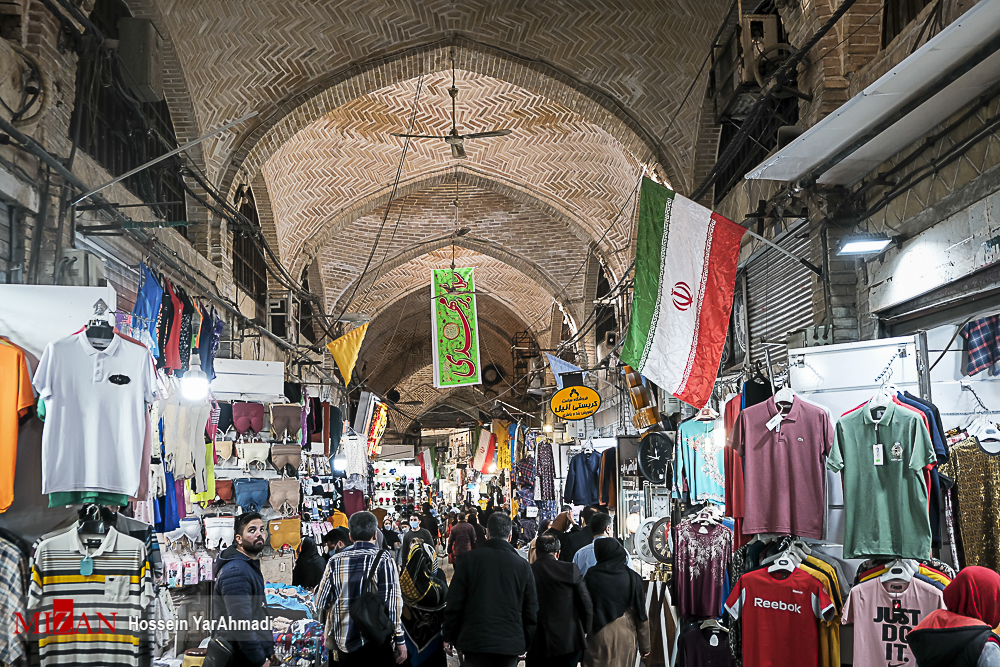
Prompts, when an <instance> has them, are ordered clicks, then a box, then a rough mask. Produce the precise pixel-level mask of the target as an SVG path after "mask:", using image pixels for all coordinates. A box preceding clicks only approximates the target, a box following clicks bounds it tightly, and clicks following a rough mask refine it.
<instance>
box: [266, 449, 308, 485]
mask: <svg viewBox="0 0 1000 667" xmlns="http://www.w3.org/2000/svg"><path fill="white" fill-rule="evenodd" d="M271 463H273V464H274V467H275V468H276V469H277V470H278V471H280V472H285V473H286V474H288V475H289V477H292V476H295V475H297V474H298V471H299V466H300V465H302V445H271ZM285 466H291V472H288V471H286V470H285Z"/></svg>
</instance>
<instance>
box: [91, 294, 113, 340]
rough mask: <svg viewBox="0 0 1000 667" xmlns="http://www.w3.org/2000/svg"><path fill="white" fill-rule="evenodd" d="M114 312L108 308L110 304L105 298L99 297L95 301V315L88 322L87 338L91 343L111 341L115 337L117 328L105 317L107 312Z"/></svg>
mask: <svg viewBox="0 0 1000 667" xmlns="http://www.w3.org/2000/svg"><path fill="white" fill-rule="evenodd" d="M108 312H114V311H109V310H108V304H106V303H105V302H104V299H98V300H97V301H96V302H95V303H94V316H93V317H92V318H90V321H89V322H88V323H87V334H86V336H87V339H88V340H89V341H90V342H91V343H99V342H100V341H105V342H110V341H111V339H112V338H114V337H115V329H114V327H113V326H111V323H110V322H108V320H107V319H106V318H105V317H104V315H105V313H108Z"/></svg>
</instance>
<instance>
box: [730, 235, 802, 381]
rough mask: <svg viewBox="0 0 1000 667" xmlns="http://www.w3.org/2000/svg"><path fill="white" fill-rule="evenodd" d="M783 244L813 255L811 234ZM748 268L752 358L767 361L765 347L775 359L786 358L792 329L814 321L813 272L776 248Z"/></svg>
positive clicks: (800, 255) (788, 240)
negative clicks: (810, 246)
mask: <svg viewBox="0 0 1000 667" xmlns="http://www.w3.org/2000/svg"><path fill="white" fill-rule="evenodd" d="M779 245H780V246H781V247H782V248H784V249H785V250H788V252H790V253H792V254H793V255H795V256H797V257H803V258H805V259H807V260H808V259H810V254H809V239H808V238H797V237H795V236H792V237H790V238H787V239H784V240H783V241H781V243H780V244H779ZM746 271H747V326H748V328H749V334H750V336H749V338H750V360H751V361H754V362H756V361H763V360H764V351H765V350H770V352H771V361H772V362H781V361H785V359H786V358H787V356H788V355H787V352H786V348H785V340H786V339H787V338H788V333H789V332H791V331H795V330H797V329H802V328H804V327H808V326H812V323H813V313H812V276H813V273H812V272H811V271H810V270H809V269H807V268H806V267H804V266H803V265H802V264H801V263H800V262H797V261H795V260H794V259H792V258H791V257H788V256H786V255H783V254H781V253H780V252H777V251H776V250H773V249H772V250H768V251H767V252H765V253H764V254H763V255H761V256H760V257H759V258H758V259H755V260H754V261H752V262H751V263H750V264H748V265H747V269H746ZM762 340H763V341H764V342H762Z"/></svg>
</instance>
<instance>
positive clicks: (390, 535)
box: [382, 517, 399, 551]
mask: <svg viewBox="0 0 1000 667" xmlns="http://www.w3.org/2000/svg"><path fill="white" fill-rule="evenodd" d="M382 540H383V544H385V548H386V549H389V550H390V551H395V549H396V547H397V546H398V545H399V533H397V532H396V531H395V530H393V528H392V519H390V518H388V517H386V519H385V521H384V522H383V523H382Z"/></svg>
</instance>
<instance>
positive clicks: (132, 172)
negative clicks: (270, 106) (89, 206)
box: [73, 111, 257, 206]
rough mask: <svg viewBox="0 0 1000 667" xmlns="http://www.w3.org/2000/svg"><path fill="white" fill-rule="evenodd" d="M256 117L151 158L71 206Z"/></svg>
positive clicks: (254, 114) (240, 120) (249, 115)
mask: <svg viewBox="0 0 1000 667" xmlns="http://www.w3.org/2000/svg"><path fill="white" fill-rule="evenodd" d="M256 115H257V112H256V111H251V112H250V113H248V114H247V115H245V116H243V117H242V118H237V119H236V120H234V121H233V122H231V123H227V124H225V125H223V126H222V127H220V128H218V129H216V130H212V131H211V132H209V133H208V134H206V135H203V136H201V137H198V138H197V139H195V140H193V141H189V142H187V143H186V144H184V145H183V146H178V147H177V148H175V149H174V150H172V151H170V152H169V153H164V154H163V155H161V156H160V157H157V158H153V159H152V160H150V161H149V162H146V163H145V164H141V165H139V166H138V167H136V168H135V169H130V170H129V171H126V172H125V173H124V174H122V175H121V176H116V177H115V178H112V179H111V180H110V181H108V182H107V183H105V184H104V185H101V186H98V187H96V188H94V189H93V190H91V191H89V192H87V193H86V194H83V195H80V197H79V199H77V200H76V201H74V202H73V205H74V206H75V205H76V204H79V203H80V202H81V201H83V200H84V199H86V198H87V197H90V196H92V195H96V194H97V193H98V192H100V191H101V190H103V189H104V188H107V187H111V186H112V185H114V184H115V183H118V182H119V181H123V180H125V179H126V178H128V177H129V176H133V175H135V174H138V173H139V172H140V171H142V170H144V169H148V168H149V167H152V166H153V165H154V164H156V163H158V162H163V161H164V160H166V159H167V158H168V157H173V156H174V155H177V154H178V153H183V152H184V151H186V150H187V149H189V148H191V147H193V146H197V145H198V144H200V143H201V142H203V141H205V140H206V139H210V138H212V137H214V136H215V135H217V134H219V133H220V132H225V131H226V130H228V129H229V128H231V127H233V126H234V125H239V124H240V123H242V122H243V121H245V120H248V119H250V118H253V117H254V116H256Z"/></svg>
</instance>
